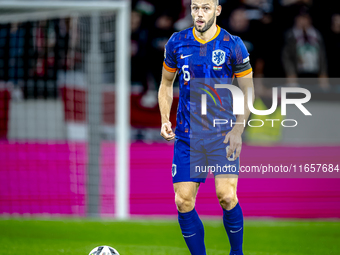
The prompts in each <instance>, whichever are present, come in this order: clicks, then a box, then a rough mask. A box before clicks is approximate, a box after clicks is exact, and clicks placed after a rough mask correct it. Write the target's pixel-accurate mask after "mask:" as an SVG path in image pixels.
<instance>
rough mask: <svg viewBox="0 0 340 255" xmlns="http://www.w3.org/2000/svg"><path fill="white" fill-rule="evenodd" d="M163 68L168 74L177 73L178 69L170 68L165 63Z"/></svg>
mask: <svg viewBox="0 0 340 255" xmlns="http://www.w3.org/2000/svg"><path fill="white" fill-rule="evenodd" d="M163 66H164V68H165V70H167V71H168V72H170V73H175V72H176V71H177V68H171V67H168V66H167V65H166V64H165V62H163Z"/></svg>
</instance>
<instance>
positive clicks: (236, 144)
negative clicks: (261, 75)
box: [224, 72, 255, 158]
mask: <svg viewBox="0 0 340 255" xmlns="http://www.w3.org/2000/svg"><path fill="white" fill-rule="evenodd" d="M237 81H238V84H239V86H240V88H241V90H242V91H243V94H244V115H237V118H236V122H237V123H241V124H235V126H234V127H233V129H232V130H231V131H230V132H229V133H228V134H227V135H226V137H225V140H224V143H228V141H229V143H230V145H229V150H228V153H227V157H230V156H231V155H232V154H233V152H234V151H235V150H236V154H235V158H238V157H239V156H240V153H241V149H242V133H243V131H244V125H243V123H247V121H248V118H249V115H250V110H249V107H248V103H247V102H248V96H252V99H253V103H254V98H255V96H254V83H253V73H252V72H251V73H249V74H247V75H245V76H243V77H240V78H237ZM248 88H252V90H251V91H252V93H253V95H249V94H248Z"/></svg>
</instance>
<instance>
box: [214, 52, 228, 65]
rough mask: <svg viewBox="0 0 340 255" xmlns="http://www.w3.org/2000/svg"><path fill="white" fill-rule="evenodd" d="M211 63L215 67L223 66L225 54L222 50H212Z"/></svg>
mask: <svg viewBox="0 0 340 255" xmlns="http://www.w3.org/2000/svg"><path fill="white" fill-rule="evenodd" d="M212 62H213V63H214V64H215V65H217V66H220V65H223V64H224V62H225V52H224V51H223V50H214V51H213V53H212Z"/></svg>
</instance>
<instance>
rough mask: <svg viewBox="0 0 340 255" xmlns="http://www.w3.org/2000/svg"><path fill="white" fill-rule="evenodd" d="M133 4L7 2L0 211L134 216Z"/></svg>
mask: <svg viewBox="0 0 340 255" xmlns="http://www.w3.org/2000/svg"><path fill="white" fill-rule="evenodd" d="M129 10H130V6H129V2H128V1H111V2H101V1H94V2H84V1H82V2H80V1H79V2H70V1H1V2H0V159H1V162H2V163H1V166H0V179H1V183H2V185H1V188H0V193H1V197H2V198H1V199H0V214H9V215H13V214H19V215H26V214H27V215H31V214H34V215H45V214H47V215H69V216H73V215H74V216H91V217H92V216H94V217H98V216H116V217H118V218H127V217H128V212H129V208H128V207H129V206H128V172H129V169H128V164H129V161H128V157H129V154H128V148H129V147H128V142H129V125H130V124H129V121H130V119H129V116H130V114H129V89H130V84H129V80H130V77H129V40H130V37H129V34H130V30H129V23H130V21H129Z"/></svg>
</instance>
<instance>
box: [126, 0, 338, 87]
mask: <svg viewBox="0 0 340 255" xmlns="http://www.w3.org/2000/svg"><path fill="white" fill-rule="evenodd" d="M190 2H191V0H172V1H171V2H169V3H168V4H165V3H164V2H163V1H156V0H134V1H133V4H132V15H131V25H132V26H131V28H132V32H131V43H132V44H131V45H132V48H131V60H132V66H131V67H132V72H131V74H132V83H133V84H135V83H138V84H141V85H142V86H143V91H147V90H148V89H150V88H151V89H154V88H156V89H157V86H158V85H159V81H160V79H161V68H162V60H163V55H164V46H165V44H166V42H167V40H168V39H169V38H170V36H171V35H172V34H173V33H174V32H176V31H180V30H182V29H185V28H188V27H190V26H192V19H191V15H190ZM220 4H221V5H222V14H221V16H220V17H218V20H217V23H218V24H219V25H220V26H221V27H222V28H224V29H226V30H227V31H228V32H230V33H231V34H234V35H237V36H240V37H241V38H242V40H243V41H244V43H245V45H246V47H247V49H248V51H249V53H250V56H251V58H250V59H251V64H252V67H253V70H254V77H257V78H259V77H268V78H269V77H271V78H273V77H275V78H282V77H288V78H289V83H290V85H292V86H294V85H296V84H297V82H298V80H297V78H299V77H301V78H305V77H306V78H316V77H325V78H326V77H332V78H334V77H339V74H338V60H339V59H340V9H338V8H337V6H336V3H335V1H333V2H330V3H329V4H328V3H327V1H320V0H220ZM179 10H181V11H179ZM146 63H147V64H146ZM322 81H323V82H320V83H319V86H320V87H319V88H320V91H321V89H322V90H323V91H328V90H330V89H331V86H332V85H330V83H329V82H327V79H322Z"/></svg>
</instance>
